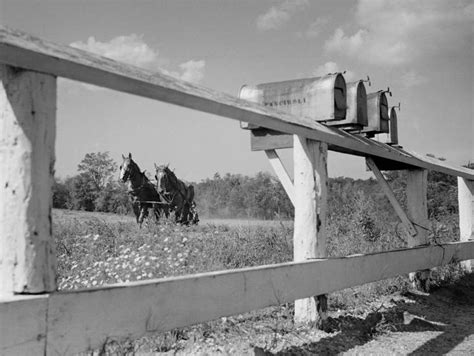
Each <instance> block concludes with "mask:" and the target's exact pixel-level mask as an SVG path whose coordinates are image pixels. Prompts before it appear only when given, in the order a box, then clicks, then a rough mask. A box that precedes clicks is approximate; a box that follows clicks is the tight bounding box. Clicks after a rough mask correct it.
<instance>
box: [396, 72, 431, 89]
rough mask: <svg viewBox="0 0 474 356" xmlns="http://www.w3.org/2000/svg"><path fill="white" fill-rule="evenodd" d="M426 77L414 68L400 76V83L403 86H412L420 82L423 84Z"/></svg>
mask: <svg viewBox="0 0 474 356" xmlns="http://www.w3.org/2000/svg"><path fill="white" fill-rule="evenodd" d="M427 81H428V79H427V78H426V77H424V76H422V75H420V74H418V73H417V72H415V71H414V70H410V71H408V72H406V73H404V74H402V76H401V77H400V83H401V85H402V86H403V87H405V88H412V87H415V86H418V85H421V84H424V83H426V82H427Z"/></svg>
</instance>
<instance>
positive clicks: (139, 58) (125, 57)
mask: <svg viewBox="0 0 474 356" xmlns="http://www.w3.org/2000/svg"><path fill="white" fill-rule="evenodd" d="M70 45H71V46H72V47H76V48H79V49H83V50H85V51H88V52H93V53H96V54H99V55H101V56H103V57H107V58H110V59H114V60H117V61H119V62H124V63H128V64H131V65H134V66H137V67H140V68H145V69H148V70H150V71H152V72H161V73H165V74H168V75H171V76H173V77H175V78H178V79H182V80H186V81H189V82H195V83H197V82H200V81H201V80H202V79H203V78H204V69H205V66H206V62H205V61H204V60H189V61H187V62H184V63H181V64H179V65H178V67H179V70H177V71H176V70H175V71H173V70H168V69H166V68H164V66H165V65H167V64H168V63H169V60H168V59H167V58H165V57H163V56H161V55H160V53H159V51H158V50H157V49H153V48H151V47H150V46H149V45H148V44H147V43H146V42H145V41H144V39H143V36H139V35H136V34H131V35H128V36H118V37H115V38H113V39H111V40H110V41H108V42H101V41H98V40H96V39H95V37H93V36H92V37H89V38H88V39H87V41H85V42H81V41H77V42H73V43H71V44H70ZM87 87H88V88H90V89H92V88H97V87H93V86H90V85H87Z"/></svg>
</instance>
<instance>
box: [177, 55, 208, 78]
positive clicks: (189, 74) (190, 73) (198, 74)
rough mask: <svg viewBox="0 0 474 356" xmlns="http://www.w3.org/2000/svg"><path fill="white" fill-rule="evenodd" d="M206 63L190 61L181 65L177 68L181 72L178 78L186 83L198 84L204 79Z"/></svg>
mask: <svg viewBox="0 0 474 356" xmlns="http://www.w3.org/2000/svg"><path fill="white" fill-rule="evenodd" d="M205 67H206V62H205V61H203V60H200V61H195V60H190V61H187V62H185V63H181V64H180V65H179V68H181V70H182V71H183V73H182V74H181V76H180V78H181V79H182V80H186V81H188V82H194V83H198V82H200V81H201V80H202V78H204V68H205Z"/></svg>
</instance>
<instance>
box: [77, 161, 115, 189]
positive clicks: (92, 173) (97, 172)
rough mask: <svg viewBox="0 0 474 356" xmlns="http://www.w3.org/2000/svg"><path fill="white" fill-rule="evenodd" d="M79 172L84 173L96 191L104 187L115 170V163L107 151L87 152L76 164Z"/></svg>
mask: <svg viewBox="0 0 474 356" xmlns="http://www.w3.org/2000/svg"><path fill="white" fill-rule="evenodd" d="M77 170H78V172H79V173H80V174H84V175H86V176H87V177H88V178H89V180H90V182H91V184H92V185H93V188H94V189H95V190H96V191H97V192H98V191H100V190H102V189H104V188H105V186H106V185H107V183H109V182H110V180H111V179H112V176H113V173H114V172H115V171H116V170H117V164H116V163H115V161H114V160H113V159H112V158H110V157H109V153H108V152H97V153H87V154H86V155H85V156H84V158H83V159H82V161H81V162H80V163H79V165H78V166H77Z"/></svg>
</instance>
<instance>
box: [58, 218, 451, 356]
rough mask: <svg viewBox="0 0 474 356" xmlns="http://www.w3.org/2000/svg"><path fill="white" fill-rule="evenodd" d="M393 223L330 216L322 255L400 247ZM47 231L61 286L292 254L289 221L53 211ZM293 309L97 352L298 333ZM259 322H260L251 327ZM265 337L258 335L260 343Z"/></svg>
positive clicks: (344, 295) (344, 301) (358, 294)
mask: <svg viewBox="0 0 474 356" xmlns="http://www.w3.org/2000/svg"><path fill="white" fill-rule="evenodd" d="M394 228H396V226H395V227H394V226H390V224H378V226H377V227H376V230H375V231H376V235H374V234H373V233H367V232H364V231H357V230H355V229H353V228H351V227H350V226H349V228H347V227H345V226H344V225H343V224H342V223H341V224H339V225H338V224H337V223H332V224H330V225H329V226H328V236H329V241H328V251H329V254H330V255H331V256H337V255H347V254H352V253H365V252H373V251H381V250H388V249H393V248H398V247H402V246H403V245H404V242H403V240H402V239H396V238H395V239H394V238H393V229H394ZM433 231H434V233H437V234H438V233H440V231H437V230H433ZM53 232H54V237H55V241H56V246H57V256H58V258H57V259H58V286H59V289H60V290H70V289H80V288H89V287H95V286H100V285H105V284H113V283H122V282H129V281H138V280H145V279H152V278H161V277H170V276H178V275H185V274H193V273H199V272H207V271H216V270H224V269H232V268H242V267H248V266H257V265H265V264H274V263H280V262H287V261H291V260H292V258H293V251H292V239H293V226H292V222H279V221H271V222H269V221H265V222H259V221H246V220H240V221H237V220H233V221H228V220H225V221H223V220H202V221H201V222H200V224H199V225H198V226H189V227H185V226H180V225H176V224H174V222H172V221H171V220H164V221H161V222H160V223H158V224H157V223H155V222H153V221H151V222H149V223H148V224H147V225H146V226H144V227H143V228H142V229H139V228H138V227H137V224H136V223H135V221H134V219H133V218H132V217H130V216H119V215H114V214H103V213H86V212H70V211H63V210H54V211H53ZM364 236H365V237H364ZM374 236H376V239H374ZM435 237H436V241H439V237H437V236H435ZM453 240H454V239H453ZM433 275H434V276H435V277H436V281H435V284H436V285H440V284H442V283H449V282H450V281H452V280H455V279H456V278H457V277H458V276H460V270H459V269H458V268H457V267H456V266H454V265H453V266H448V267H444V268H438V269H436V270H435V272H434V273H433ZM409 288H410V287H409V284H408V281H407V278H406V277H405V276H399V277H396V278H392V279H388V280H384V281H379V282H374V283H369V284H366V285H362V286H357V287H354V288H348V289H345V290H343V291H339V292H336V293H332V294H331V295H330V298H329V301H330V304H329V309H330V311H334V312H336V311H339V310H344V309H350V308H357V307H358V306H360V305H363V304H364V303H370V302H371V301H372V300H374V299H376V298H377V297H378V296H381V295H389V294H391V293H393V292H397V291H406V290H408V289H409ZM292 313H293V304H292V303H288V304H284V305H281V306H278V307H271V308H266V309H263V310H259V311H254V312H251V313H246V314H244V315H240V316H234V317H231V318H221V319H219V320H217V321H213V322H209V323H204V324H200V325H197V326H193V327H188V328H184V329H180V330H174V331H172V332H168V333H162V334H156V335H148V336H146V337H144V338H140V339H138V340H125V341H124V340H109V341H108V342H107V344H105V345H104V349H103V350H101V351H100V352H99V353H102V354H114V353H119V354H126V353H133V352H137V351H140V352H155V351H168V350H178V349H182V348H185V347H189V345H194V344H199V343H208V342H211V341H212V340H213V341H212V342H214V343H216V342H217V341H218V340H219V339H226V338H225V337H224V336H225V335H227V336H229V335H233V336H236V335H237V336H238V337H239V338H241V339H248V340H252V338H251V337H250V335H253V334H255V333H257V334H258V333H259V332H260V331H262V330H265V331H266V332H268V333H270V334H271V333H272V332H273V333H275V332H276V331H275V330H278V335H282V334H285V333H286V334H291V333H293V332H294V333H295V334H297V332H296V331H295V330H296V329H295V325H293V323H292ZM259 327H260V328H263V329H262V330H260V331H258V328H259ZM255 328H257V329H255ZM272 330H273V331H272ZM298 332H300V331H298ZM209 340H211V341H209ZM259 340H260V339H259ZM269 340H270V341H268V340H267V341H268V342H273V341H271V340H273V339H271V338H270V339H269ZM260 341H261V340H260ZM260 341H259V342H260ZM267 341H265V342H263V341H262V342H263V344H262V345H263V346H262V347H264V348H265V347H266V346H265V343H267ZM249 342H254V343H255V341H249ZM267 346H268V345H267Z"/></svg>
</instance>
